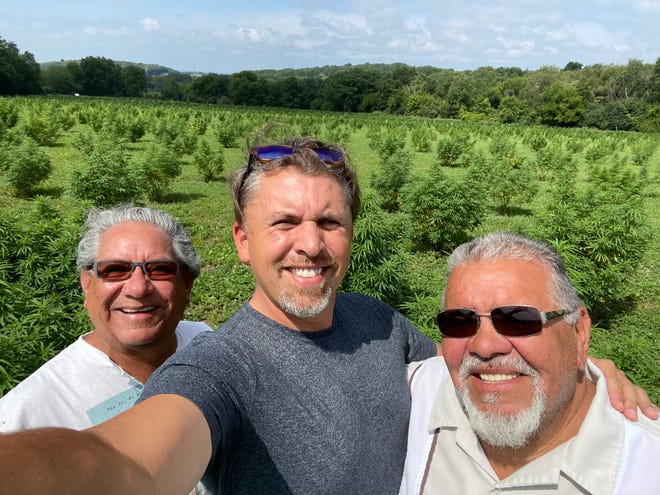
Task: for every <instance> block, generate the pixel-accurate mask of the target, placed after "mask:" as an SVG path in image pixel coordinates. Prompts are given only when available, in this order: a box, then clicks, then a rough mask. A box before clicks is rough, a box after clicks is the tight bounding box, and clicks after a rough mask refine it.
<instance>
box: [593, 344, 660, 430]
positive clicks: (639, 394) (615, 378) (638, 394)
mask: <svg viewBox="0 0 660 495" xmlns="http://www.w3.org/2000/svg"><path fill="white" fill-rule="evenodd" d="M589 359H591V361H593V363H594V364H595V365H596V366H598V368H599V369H600V370H601V371H602V372H603V376H604V377H605V380H606V381H607V393H608V395H609V396H610V404H612V407H613V408H614V409H616V410H617V411H619V412H621V413H623V415H624V416H625V417H626V418H628V419H629V420H630V421H637V408H638V407H639V408H640V409H641V410H642V413H644V415H645V416H647V417H649V418H651V419H657V418H658V417H659V416H660V408H659V407H658V406H656V405H655V404H653V403H652V402H651V400H650V399H649V396H648V395H647V393H646V392H645V391H644V389H643V388H641V387H638V386H637V385H635V384H634V383H632V382H631V381H630V380H629V379H628V377H627V376H626V374H625V373H624V372H623V371H621V370H620V369H618V368H617V367H616V366H615V365H614V363H613V362H612V361H611V360H609V359H598V358H595V357H593V356H589Z"/></svg>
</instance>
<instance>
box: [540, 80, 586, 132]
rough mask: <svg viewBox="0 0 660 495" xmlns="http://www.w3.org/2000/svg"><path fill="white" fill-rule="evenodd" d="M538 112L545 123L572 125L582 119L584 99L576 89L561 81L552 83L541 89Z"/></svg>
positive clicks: (562, 125)
mask: <svg viewBox="0 0 660 495" xmlns="http://www.w3.org/2000/svg"><path fill="white" fill-rule="evenodd" d="M541 101H542V103H541V108H540V110H539V114H540V116H541V122H543V123H544V124H547V125H556V126H561V127H574V126H576V125H578V124H579V123H580V121H581V120H582V115H583V114H584V100H583V98H582V96H581V95H580V94H579V93H578V91H577V90H576V89H575V88H573V87H570V86H566V85H564V84H561V83H554V84H551V85H549V86H547V87H546V88H545V89H544V90H543V94H542V97H541Z"/></svg>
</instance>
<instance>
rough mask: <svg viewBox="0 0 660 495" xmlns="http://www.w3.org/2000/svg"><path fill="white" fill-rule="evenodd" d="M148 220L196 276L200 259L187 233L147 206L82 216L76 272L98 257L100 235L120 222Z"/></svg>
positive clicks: (122, 207)
mask: <svg viewBox="0 0 660 495" xmlns="http://www.w3.org/2000/svg"><path fill="white" fill-rule="evenodd" d="M127 222H132V223H147V224H151V225H153V226H155V227H157V228H159V229H160V230H162V231H163V232H164V233H165V234H166V235H167V236H168V237H169V238H170V240H171V241H172V250H173V251H174V255H175V256H176V259H177V261H178V262H179V263H180V264H181V265H182V267H184V268H186V269H188V270H190V272H191V273H192V274H193V278H197V276H198V275H199V272H200V269H201V261H200V259H199V256H198V255H197V252H196V251H195V248H194V247H193V244H192V240H191V239H190V236H189V235H188V232H187V231H186V229H185V228H184V227H183V225H182V224H181V223H180V222H177V221H176V220H175V219H174V218H173V217H172V216H170V215H168V214H167V213H165V212H163V211H160V210H154V209H151V208H147V207H140V206H132V205H119V206H115V207H113V208H108V209H97V208H94V209H91V210H89V211H88V212H87V215H86V218H85V224H84V228H85V234H84V235H83V237H82V239H81V240H80V242H79V243H78V256H77V258H76V266H77V267H78V271H80V272H83V271H85V270H89V267H90V266H91V265H92V263H93V262H94V261H96V257H97V256H98V252H99V248H100V246H101V235H103V233H104V232H105V231H106V230H108V229H110V228H111V227H114V226H115V225H119V224H122V223H127Z"/></svg>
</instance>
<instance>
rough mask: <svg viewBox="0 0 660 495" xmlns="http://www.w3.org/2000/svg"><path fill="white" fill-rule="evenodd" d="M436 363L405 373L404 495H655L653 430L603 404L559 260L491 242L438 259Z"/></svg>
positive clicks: (514, 242)
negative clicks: (441, 268) (439, 349)
mask: <svg viewBox="0 0 660 495" xmlns="http://www.w3.org/2000/svg"><path fill="white" fill-rule="evenodd" d="M443 308H444V311H442V312H441V313H440V314H439V315H438V318H437V323H438V326H439V328H440V331H441V332H442V334H443V341H442V343H443V354H444V359H443V358H439V357H437V358H431V359H429V360H426V361H424V362H422V363H420V364H419V365H418V364H417V363H416V364H415V365H411V369H410V375H411V390H412V396H413V404H412V411H411V423H410V430H409V441H408V456H407V459H406V467H405V472H404V479H403V483H402V487H401V493H402V494H403V493H405V494H413V493H414V494H418V493H426V494H430V493H433V494H470V495H473V494H475V495H476V494H492V493H500V492H502V493H534V494H539V495H540V494H585V493H589V494H635V495H639V494H658V493H660V469H659V468H658V466H659V464H658V459H660V424H659V422H658V421H657V420H656V421H653V420H650V419H648V418H646V417H640V418H639V421H638V422H630V421H628V420H627V419H625V418H624V416H622V415H621V414H620V413H619V412H618V411H616V410H615V409H614V408H612V407H611V405H610V404H609V402H608V399H607V391H606V383H605V379H604V378H603V377H602V375H601V373H600V371H599V370H598V369H597V368H596V367H595V366H594V365H593V364H592V363H590V362H589V361H588V360H587V350H588V344H589V331H590V319H589V316H588V313H587V310H586V308H584V306H583V305H582V302H581V301H580V299H579V297H578V295H577V292H576V291H575V289H574V287H573V286H572V284H571V282H570V280H569V278H568V276H567V274H566V270H565V268H564V265H563V261H562V260H561V257H560V256H559V255H558V254H557V253H556V252H554V250H552V249H551V248H550V247H548V246H547V245H545V244H543V243H540V242H537V241H534V240H531V239H528V238H526V237H523V236H519V235H516V234H510V233H494V234H489V235H487V236H485V237H482V238H477V239H475V240H473V241H471V242H470V243H468V244H466V245H463V246H459V247H458V248H457V249H456V251H455V252H454V253H453V254H452V256H451V257H450V258H449V261H448V276H447V283H446V286H445V291H444V293H443Z"/></svg>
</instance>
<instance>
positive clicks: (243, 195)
mask: <svg viewBox="0 0 660 495" xmlns="http://www.w3.org/2000/svg"><path fill="white" fill-rule="evenodd" d="M283 144H286V145H288V146H292V147H293V148H295V150H294V152H293V153H292V154H290V155H287V156H284V157H282V158H278V159H275V160H273V161H270V162H266V163H260V162H259V163H256V164H254V162H253V167H252V169H251V170H250V173H249V175H247V177H246V172H247V165H246V166H245V167H241V168H239V169H237V170H235V171H234V172H233V173H232V175H231V176H230V177H229V179H228V184H229V192H230V194H231V197H232V201H233V204H234V218H235V220H236V221H237V222H238V223H239V224H241V225H243V221H244V211H245V206H246V205H247V204H248V202H249V201H250V199H251V198H252V195H253V194H254V193H255V191H256V190H257V189H258V187H259V184H260V183H261V178H262V177H263V176H264V175H267V174H268V173H269V172H272V171H273V170H277V169H279V168H283V167H292V168H294V169H295V170H296V171H298V172H300V173H301V174H303V175H310V176H318V175H329V176H331V177H334V178H335V179H336V180H337V182H338V183H339V185H340V186H341V188H342V191H343V193H344V199H345V200H346V204H347V205H348V206H349V208H350V210H351V216H352V218H353V221H355V218H356V217H357V215H358V212H359V210H360V188H359V186H358V181H357V175H356V173H355V171H354V170H353V169H352V168H351V167H350V166H349V165H348V164H347V163H345V164H344V165H343V166H336V165H328V164H327V163H324V162H323V161H321V159H320V158H319V157H318V155H317V154H316V153H315V150H318V149H322V148H325V149H331V150H337V151H341V152H342V154H343V155H344V160H347V158H346V154H345V153H344V152H343V150H342V149H341V148H340V147H339V146H338V145H334V144H326V143H322V142H321V141H317V140H315V139H313V138H310V137H294V138H291V139H289V140H288V141H287V142H286V143H283Z"/></svg>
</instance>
